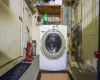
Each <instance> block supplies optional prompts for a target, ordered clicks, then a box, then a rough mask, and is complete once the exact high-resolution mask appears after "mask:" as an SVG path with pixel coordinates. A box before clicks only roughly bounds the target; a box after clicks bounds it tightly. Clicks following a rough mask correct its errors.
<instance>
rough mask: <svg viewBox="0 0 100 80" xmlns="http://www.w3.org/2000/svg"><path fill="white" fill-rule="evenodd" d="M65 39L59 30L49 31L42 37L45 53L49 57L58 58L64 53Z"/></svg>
mask: <svg viewBox="0 0 100 80" xmlns="http://www.w3.org/2000/svg"><path fill="white" fill-rule="evenodd" d="M64 49H65V39H64V37H63V35H62V34H61V33H60V32H59V31H57V30H50V31H48V32H47V33H46V34H45V35H44V36H43V39H42V51H43V54H44V55H45V56H46V57H47V58H49V59H58V58H60V57H61V56H62V55H63V51H64Z"/></svg>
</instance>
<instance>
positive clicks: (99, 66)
mask: <svg viewBox="0 0 100 80" xmlns="http://www.w3.org/2000/svg"><path fill="white" fill-rule="evenodd" d="M98 1H99V0H98ZM98 25H99V26H98V35H99V36H98V52H99V53H100V1H99V24H98ZM97 80H100V54H99V56H98V61H97Z"/></svg>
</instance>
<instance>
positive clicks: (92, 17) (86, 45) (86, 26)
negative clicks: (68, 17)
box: [74, 0, 99, 68]
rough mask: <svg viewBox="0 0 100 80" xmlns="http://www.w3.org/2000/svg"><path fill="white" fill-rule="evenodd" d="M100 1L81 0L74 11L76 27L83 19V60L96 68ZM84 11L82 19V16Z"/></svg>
mask: <svg viewBox="0 0 100 80" xmlns="http://www.w3.org/2000/svg"><path fill="white" fill-rule="evenodd" d="M98 1H99V0H81V1H80V4H82V7H81V6H80V4H78V6H77V7H76V9H75V10H74V11H75V13H74V18H75V22H74V26H75V25H77V24H79V23H80V22H81V18H82V58H83V59H84V60H85V61H87V63H89V64H90V65H92V66H94V67H95V68H96V59H95V58H94V51H95V50H97V49H98V14H99V2H98ZM81 9H82V17H81V16H80V15H81Z"/></svg>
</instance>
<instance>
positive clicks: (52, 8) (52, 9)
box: [36, 5, 61, 15]
mask: <svg viewBox="0 0 100 80" xmlns="http://www.w3.org/2000/svg"><path fill="white" fill-rule="evenodd" d="M36 7H37V10H38V12H39V14H40V15H44V13H47V14H48V15H60V9H61V5H42V6H39V5H37V6H36Z"/></svg>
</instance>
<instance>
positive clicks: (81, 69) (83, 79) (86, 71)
mask: <svg viewBox="0 0 100 80" xmlns="http://www.w3.org/2000/svg"><path fill="white" fill-rule="evenodd" d="M68 62H69V67H70V70H71V72H72V75H73V77H74V79H75V80H96V71H95V69H93V67H91V66H89V65H87V64H86V63H85V62H83V61H75V60H72V61H70V60H69V61H68Z"/></svg>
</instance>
